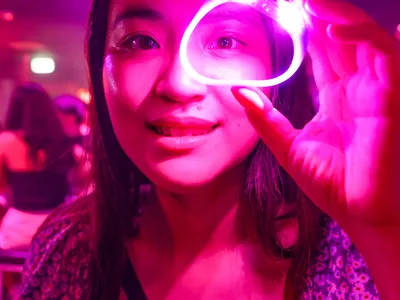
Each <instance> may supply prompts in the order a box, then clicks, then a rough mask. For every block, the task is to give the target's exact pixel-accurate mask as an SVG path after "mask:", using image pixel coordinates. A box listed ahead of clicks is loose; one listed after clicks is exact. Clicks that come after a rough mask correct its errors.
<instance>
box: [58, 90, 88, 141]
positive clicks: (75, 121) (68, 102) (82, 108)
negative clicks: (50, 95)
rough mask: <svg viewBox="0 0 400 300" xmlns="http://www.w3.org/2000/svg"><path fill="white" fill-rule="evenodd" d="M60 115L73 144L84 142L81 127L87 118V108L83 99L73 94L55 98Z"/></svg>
mask: <svg viewBox="0 0 400 300" xmlns="http://www.w3.org/2000/svg"><path fill="white" fill-rule="evenodd" d="M54 103H55V105H56V108H57V111H58V116H59V118H60V120H61V123H62V125H63V128H64V132H65V134H66V135H67V136H68V138H70V139H71V140H72V141H73V144H79V145H83V144H84V135H83V134H82V131H81V128H82V125H83V124H84V122H85V120H86V115H87V108H86V104H85V103H83V102H82V100H81V99H79V98H78V97H75V96H72V95H61V96H58V97H56V98H55V99H54Z"/></svg>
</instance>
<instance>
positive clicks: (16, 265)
mask: <svg viewBox="0 0 400 300" xmlns="http://www.w3.org/2000/svg"><path fill="white" fill-rule="evenodd" d="M28 254H29V252H28V251H15V250H2V249H0V295H3V292H4V291H3V275H4V273H6V272H12V273H21V272H22V270H23V267H24V264H25V261H26V259H27V257H28Z"/></svg>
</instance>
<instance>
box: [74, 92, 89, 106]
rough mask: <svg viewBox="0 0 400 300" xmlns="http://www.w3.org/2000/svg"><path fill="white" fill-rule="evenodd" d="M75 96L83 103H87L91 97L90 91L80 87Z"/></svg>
mask: <svg viewBox="0 0 400 300" xmlns="http://www.w3.org/2000/svg"><path fill="white" fill-rule="evenodd" d="M76 96H77V97H78V98H79V99H81V100H82V102H83V103H85V104H87V105H89V103H90V100H91V99H92V98H91V96H90V93H89V91H88V90H87V89H84V88H81V89H79V90H78V91H77V92H76Z"/></svg>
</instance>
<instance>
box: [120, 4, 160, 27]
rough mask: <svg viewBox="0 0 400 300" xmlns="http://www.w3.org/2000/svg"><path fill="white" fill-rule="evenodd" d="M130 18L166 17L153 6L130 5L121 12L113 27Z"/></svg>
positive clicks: (151, 18) (149, 18) (158, 18)
mask: <svg viewBox="0 0 400 300" xmlns="http://www.w3.org/2000/svg"><path fill="white" fill-rule="evenodd" d="M129 19H145V20H154V21H159V20H162V19H164V17H163V15H162V14H161V13H160V12H158V11H156V10H154V9H151V8H146V7H129V8H127V9H125V10H124V11H123V12H122V13H121V14H119V15H118V16H117V17H116V18H115V21H114V23H113V27H114V28H115V27H116V26H118V24H119V23H121V22H123V21H125V20H129Z"/></svg>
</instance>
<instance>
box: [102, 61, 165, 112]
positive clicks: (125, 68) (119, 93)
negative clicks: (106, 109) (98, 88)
mask: <svg viewBox="0 0 400 300" xmlns="http://www.w3.org/2000/svg"><path fill="white" fill-rule="evenodd" d="M160 69H161V62H160V61H157V60H153V61H151V62H149V61H146V63H145V64H144V63H140V62H136V61H133V60H129V59H124V58H123V57H119V56H116V55H107V56H106V58H105V60H104V68H103V83H104V91H105V95H106V100H107V104H108V105H109V106H113V105H114V104H118V103H115V102H120V104H124V105H128V106H130V107H131V109H133V110H136V109H137V108H138V107H139V106H140V105H141V103H142V102H143V100H144V99H145V98H146V97H147V96H148V95H149V93H150V92H151V91H152V88H153V86H154V84H155V82H156V80H157V77H158V75H159V74H158V73H159V72H158V70H160ZM111 99H112V100H111ZM110 100H111V101H110ZM115 100H116V101H115Z"/></svg>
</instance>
